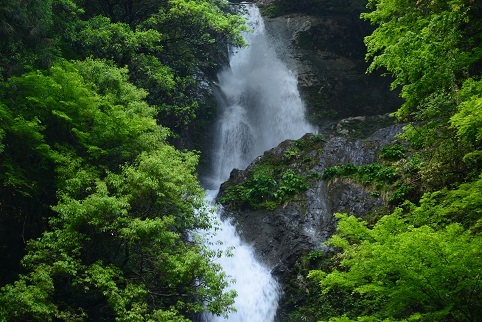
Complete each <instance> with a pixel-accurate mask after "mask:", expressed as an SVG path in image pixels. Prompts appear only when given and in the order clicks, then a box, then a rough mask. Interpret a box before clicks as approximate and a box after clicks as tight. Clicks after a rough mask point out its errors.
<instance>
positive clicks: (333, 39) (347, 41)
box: [265, 1, 400, 130]
mask: <svg viewBox="0 0 482 322" xmlns="http://www.w3.org/2000/svg"><path fill="white" fill-rule="evenodd" d="M332 2H334V3H335V2H336V3H338V4H340V3H343V1H332ZM324 8H326V10H325V11H317V12H316V13H315V14H312V15H310V14H307V13H293V14H287V15H284V16H280V17H276V18H271V19H269V18H267V19H266V20H265V24H266V27H267V29H268V30H269V32H270V33H271V34H273V35H274V36H275V37H277V38H280V39H284V41H285V42H284V43H283V44H282V45H280V54H281V55H284V57H285V59H286V60H287V61H290V62H291V66H293V71H294V72H295V73H297V75H298V81H299V84H298V85H299V89H300V92H301V95H302V97H303V99H304V101H305V104H306V108H307V114H308V117H309V119H310V121H311V122H313V123H314V124H317V125H318V126H320V128H321V129H322V130H323V129H326V128H328V127H330V126H331V125H332V124H333V123H334V122H336V121H338V120H341V119H344V118H347V117H353V116H372V115H378V114H385V113H389V112H393V111H395V110H396V109H397V107H398V106H399V105H400V99H399V98H398V93H395V92H390V90H389V86H390V82H391V80H390V79H389V78H387V77H382V76H380V75H379V74H377V73H374V74H369V75H367V74H366V69H367V67H368V64H367V63H366V62H365V53H366V48H365V45H364V43H363V38H364V37H365V36H366V35H368V34H369V33H370V31H371V26H369V25H368V23H366V22H364V21H362V20H360V18H359V15H360V11H353V10H352V9H351V8H349V7H346V8H345V10H346V11H345V12H344V11H343V5H342V6H341V7H340V6H338V7H337V8H338V9H337V10H330V8H331V7H330V6H326V7H324ZM281 48H283V49H281Z"/></svg>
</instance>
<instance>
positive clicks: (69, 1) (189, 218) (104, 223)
mask: <svg viewBox="0 0 482 322" xmlns="http://www.w3.org/2000/svg"><path fill="white" fill-rule="evenodd" d="M0 21H1V22H0V73H1V77H0V257H1V258H2V265H1V267H0V320H2V321H20V320H22V321H27V320H28V321H31V320H38V321H52V320H66V321H81V320H92V319H95V320H99V321H101V320H119V321H186V320H188V319H192V318H193V316H195V314H197V313H198V312H201V311H204V310H209V311H211V312H213V313H214V314H224V313H226V312H229V310H230V309H231V304H232V303H233V297H234V294H233V292H227V291H226V290H225V287H226V286H227V280H226V278H225V276H224V273H223V272H222V271H221V268H220V267H219V265H217V264H215V263H214V262H213V258H214V257H215V256H217V254H214V253H212V252H210V251H208V250H207V249H205V247H204V246H203V245H202V244H201V243H199V242H198V241H197V240H196V235H195V234H193V232H194V231H196V230H197V229H200V228H207V227H209V225H210V223H209V221H208V220H207V217H206V214H205V213H204V211H203V210H202V209H203V191H202V189H201V188H200V186H199V183H198V181H197V177H196V172H195V171H196V166H197V162H198V155H197V154H196V153H193V152H182V151H179V150H177V149H175V148H174V147H173V146H172V145H171V144H170V143H169V137H170V136H171V134H172V133H176V132H178V133H179V130H180V129H181V128H182V127H183V126H185V125H186V124H188V123H189V122H191V120H192V119H193V117H194V116H195V114H196V113H198V111H199V106H198V102H200V101H201V99H200V95H201V94H200V93H201V91H200V88H201V82H200V81H199V79H201V78H202V77H203V75H204V74H206V73H209V72H210V71H211V70H212V68H214V67H215V64H216V62H219V61H220V60H219V59H218V57H219V56H220V55H221V52H222V51H224V50H225V45H226V44H227V43H235V44H241V43H242V39H241V36H240V31H241V30H242V29H243V28H244V27H243V21H242V19H241V18H240V17H239V16H238V15H235V14H232V13H230V12H229V8H228V4H227V2H224V1H218V0H206V1H204V0H201V1H191V0H169V1H151V0H142V1H132V0H123V1H116V2H111V1H103V0H100V1H76V0H40V1H18V0H7V1H4V2H2V7H1V8H0ZM168 127H169V129H168Z"/></svg>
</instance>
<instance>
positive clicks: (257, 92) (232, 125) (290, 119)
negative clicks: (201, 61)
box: [204, 4, 316, 322]
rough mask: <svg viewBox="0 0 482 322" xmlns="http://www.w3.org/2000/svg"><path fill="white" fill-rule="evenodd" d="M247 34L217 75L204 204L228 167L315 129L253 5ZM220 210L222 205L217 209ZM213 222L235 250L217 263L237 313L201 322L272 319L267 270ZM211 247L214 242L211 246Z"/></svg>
mask: <svg viewBox="0 0 482 322" xmlns="http://www.w3.org/2000/svg"><path fill="white" fill-rule="evenodd" d="M242 6H243V7H244V9H245V11H246V17H247V22H248V25H249V27H250V28H251V29H252V32H249V33H246V34H245V39H246V41H247V43H248V44H249V46H247V47H244V48H233V49H232V50H231V53H230V66H229V68H228V69H226V70H225V71H223V72H222V73H220V75H219V87H220V90H221V92H222V96H223V103H222V104H220V105H221V106H220V109H221V116H220V118H219V120H218V123H217V125H216V134H215V142H213V144H214V149H213V151H214V155H213V156H212V158H211V159H212V171H211V173H210V174H209V175H208V176H207V178H206V179H205V181H206V182H205V184H204V185H205V186H206V191H207V195H208V200H210V201H213V200H214V198H215V197H216V195H217V193H218V191H219V187H220V185H221V183H222V182H224V181H226V180H227V179H228V178H229V174H230V172H231V170H232V169H234V168H238V169H244V168H246V167H247V166H248V165H249V163H251V162H252V161H253V160H254V158H255V157H257V156H258V155H261V154H262V153H263V152H264V151H266V150H268V149H271V148H273V147H275V146H276V145H278V144H279V143H280V142H282V141H284V140H286V139H298V138H300V137H301V136H303V135H304V134H305V133H308V132H312V133H313V132H316V129H315V128H314V127H312V126H311V125H310V124H309V123H307V122H306V120H305V116H304V105H303V102H302V100H301V98H300V95H299V92H298V88H297V85H298V84H297V78H296V75H294V74H293V73H292V72H291V71H290V70H289V68H288V67H287V66H286V64H285V63H284V62H282V61H281V60H280V59H279V58H278V57H277V55H276V51H275V49H274V48H275V45H276V43H274V41H275V40H274V39H272V38H270V37H269V35H267V33H266V30H265V26H264V23H263V19H262V17H261V15H260V13H259V10H258V8H257V7H256V6H255V5H253V4H242ZM220 208H221V207H220ZM221 211H222V209H220V210H219V211H218V214H217V216H218V218H217V220H218V221H219V222H220V223H221V229H219V231H217V232H216V233H215V236H214V240H216V241H220V243H221V245H222V246H221V247H224V248H226V247H229V246H234V249H233V250H232V251H231V253H232V256H229V257H226V256H225V257H222V258H220V259H219V263H220V264H221V265H222V267H223V270H224V271H225V272H226V274H227V275H228V276H230V277H231V278H232V279H234V280H235V282H234V283H233V285H232V288H233V289H235V290H236V292H237V294H238V296H237V298H236V302H235V305H234V306H235V308H236V311H237V312H233V313H231V314H230V315H229V318H227V319H225V318H223V317H217V316H211V315H209V316H205V317H204V320H205V321H206V322H217V321H230V322H270V321H274V318H275V315H276V310H277V307H278V300H279V297H280V290H279V286H278V284H277V282H276V281H275V279H274V278H273V277H272V276H271V273H270V268H269V267H265V266H263V265H262V264H261V263H259V261H258V260H257V259H256V256H255V254H254V251H253V249H252V248H251V247H250V246H249V245H247V244H246V243H244V242H243V241H241V240H240V238H239V236H238V235H237V234H236V229H235V227H234V225H233V224H232V223H231V222H230V221H229V220H222V219H221V213H220V212H221ZM213 244H214V246H213V247H218V246H216V245H217V244H219V243H216V242H213Z"/></svg>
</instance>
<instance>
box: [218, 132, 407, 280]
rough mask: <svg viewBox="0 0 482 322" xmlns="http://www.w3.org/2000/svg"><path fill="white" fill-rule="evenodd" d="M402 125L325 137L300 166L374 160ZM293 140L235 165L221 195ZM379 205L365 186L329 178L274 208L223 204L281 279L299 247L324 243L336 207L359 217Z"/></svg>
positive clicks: (312, 169) (311, 183) (333, 225)
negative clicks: (312, 160) (237, 167)
mask: <svg viewBox="0 0 482 322" xmlns="http://www.w3.org/2000/svg"><path fill="white" fill-rule="evenodd" d="M400 130H401V126H390V127H388V128H385V129H382V130H379V131H377V132H375V133H374V134H373V135H371V136H370V137H369V138H367V139H363V140H362V139H354V138H348V137H333V138H331V139H328V140H326V141H325V143H324V145H323V147H322V148H321V149H319V148H318V149H317V150H316V151H308V152H307V153H309V154H310V155H311V156H314V157H316V162H315V163H314V164H313V166H311V167H310V168H309V169H305V170H304V172H305V174H307V173H312V172H316V173H319V174H320V175H321V174H322V173H323V171H324V169H326V168H327V167H331V166H334V165H340V164H345V163H352V164H354V165H361V164H365V163H372V162H374V161H376V159H377V155H378V150H379V149H380V148H381V147H382V146H384V145H386V144H388V143H389V142H390V141H391V140H393V137H394V135H395V134H396V133H398V132H400ZM309 139H310V135H306V136H305V137H304V138H302V139H301V140H309ZM293 142H294V141H285V142H283V143H281V144H280V145H279V146H278V147H276V148H274V149H272V150H270V151H267V152H265V154H264V155H263V156H261V157H259V158H258V159H257V160H255V162H254V163H253V164H251V165H250V166H249V167H248V168H247V169H246V170H244V171H243V170H233V172H232V173H231V177H230V179H229V180H228V181H227V182H226V183H225V184H223V186H222V187H221V191H220V196H222V195H223V193H224V189H225V188H226V187H227V186H229V185H232V184H239V183H242V182H244V181H245V180H246V179H247V176H246V172H247V171H249V169H250V167H254V166H256V165H257V164H261V163H262V162H263V160H265V159H270V160H273V159H276V158H283V156H284V155H285V152H286V151H287V150H288V149H290V148H291V147H292V146H293V144H294V143H293ZM308 149H309V148H308ZM383 206H384V203H383V201H382V200H381V199H380V198H378V197H373V196H372V195H371V194H370V192H369V191H367V190H366V189H365V188H364V187H362V186H361V185H358V184H356V183H354V182H352V181H350V180H347V179H343V180H341V179H340V180H332V181H329V182H327V181H324V180H322V179H312V180H310V181H309V188H308V190H306V191H305V192H303V193H300V194H299V195H298V196H296V197H295V198H293V200H291V201H288V202H286V203H284V204H283V205H281V206H279V207H277V208H276V209H275V210H274V211H268V210H252V209H233V208H230V206H229V205H226V206H225V209H224V216H225V217H229V218H231V219H232V220H234V222H235V223H236V226H237V229H238V232H239V234H240V236H241V237H242V239H244V240H245V241H246V242H247V243H249V244H252V245H253V247H254V249H255V250H256V253H257V254H258V256H259V259H260V260H261V261H262V262H264V263H266V264H267V265H268V266H269V267H272V268H273V273H274V274H275V275H276V276H277V277H278V278H279V280H280V281H281V283H283V281H284V280H287V279H289V278H290V267H292V265H293V264H294V263H295V262H296V260H298V259H299V257H300V255H301V254H302V253H305V252H307V251H310V250H313V249H320V248H322V247H324V246H322V242H324V241H326V240H327V239H328V238H329V237H330V236H331V235H332V234H333V233H334V231H335V229H336V221H335V219H334V216H333V214H334V213H336V212H349V213H350V214H353V215H357V216H361V217H363V216H365V215H366V214H368V213H370V212H374V211H376V210H377V209H379V208H382V207H383Z"/></svg>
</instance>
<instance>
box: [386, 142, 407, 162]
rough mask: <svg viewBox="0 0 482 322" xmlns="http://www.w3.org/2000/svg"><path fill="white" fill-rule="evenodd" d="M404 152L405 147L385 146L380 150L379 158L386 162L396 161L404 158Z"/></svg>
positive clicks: (398, 145) (396, 145) (397, 145)
mask: <svg viewBox="0 0 482 322" xmlns="http://www.w3.org/2000/svg"><path fill="white" fill-rule="evenodd" d="M405 152H406V149H405V147H404V146H403V145H401V144H399V143H397V144H394V145H386V146H384V147H383V148H381V149H380V157H381V158H382V159H383V160H386V161H398V160H400V159H402V158H403V157H404V156H405Z"/></svg>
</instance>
